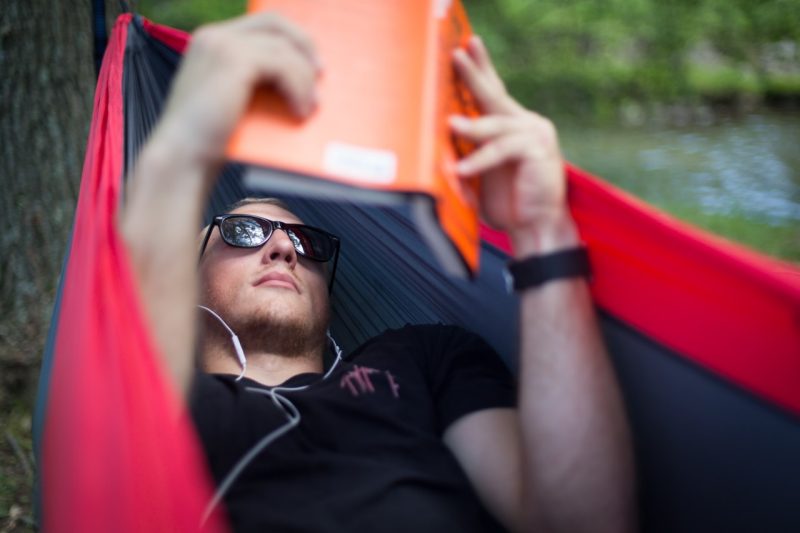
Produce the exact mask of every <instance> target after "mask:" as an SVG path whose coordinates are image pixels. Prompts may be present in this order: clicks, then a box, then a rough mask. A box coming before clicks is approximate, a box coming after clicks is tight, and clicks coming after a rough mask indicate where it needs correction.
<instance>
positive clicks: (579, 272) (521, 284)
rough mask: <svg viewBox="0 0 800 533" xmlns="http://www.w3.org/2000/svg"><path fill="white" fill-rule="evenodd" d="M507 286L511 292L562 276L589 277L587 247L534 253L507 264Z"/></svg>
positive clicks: (589, 268) (590, 270)
mask: <svg viewBox="0 0 800 533" xmlns="http://www.w3.org/2000/svg"><path fill="white" fill-rule="evenodd" d="M505 275H506V286H507V287H508V290H509V292H511V291H512V289H513V290H514V291H517V292H519V291H523V290H525V289H530V288H531V287H538V286H539V285H542V284H544V283H546V282H548V281H551V280H554V279H561V278H578V277H582V278H587V279H589V278H590V277H591V275H592V269H591V267H590V265H589V253H588V252H587V251H586V248H585V247H583V246H581V247H579V248H570V249H568V250H560V251H558V252H553V253H551V254H546V255H534V256H531V257H526V258H525V259H521V260H519V261H511V262H509V263H508V265H507V266H506V270H505Z"/></svg>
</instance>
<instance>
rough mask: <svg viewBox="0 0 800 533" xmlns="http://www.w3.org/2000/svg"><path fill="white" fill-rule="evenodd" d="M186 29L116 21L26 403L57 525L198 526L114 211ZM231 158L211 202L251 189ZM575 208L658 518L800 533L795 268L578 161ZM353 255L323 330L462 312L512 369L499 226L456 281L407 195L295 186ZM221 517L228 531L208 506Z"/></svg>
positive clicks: (650, 506) (366, 333) (190, 474)
mask: <svg viewBox="0 0 800 533" xmlns="http://www.w3.org/2000/svg"><path fill="white" fill-rule="evenodd" d="M187 38H188V37H187V35H185V34H183V33H181V32H178V31H176V30H172V29H170V28H167V27H164V26H159V25H156V24H153V23H151V22H149V21H147V20H144V19H141V18H138V17H133V16H132V15H130V14H125V15H122V16H121V17H120V18H119V19H118V21H117V23H116V25H115V27H114V31H113V33H112V34H111V36H110V38H109V45H108V49H107V52H106V54H105V59H104V62H103V66H102V69H101V72H100V76H99V80H98V85H97V92H96V95H95V102H94V116H93V120H92V126H91V131H90V136H89V143H88V148H87V153H86V160H85V165H84V170H83V177H82V185H81V190H80V196H79V200H78V206H77V211H76V216H75V221H74V227H73V233H72V237H71V242H70V248H69V252H68V254H67V258H66V260H65V266H64V272H63V276H62V281H61V285H60V287H59V292H58V298H57V302H56V308H55V311H54V314H53V322H52V327H51V332H50V335H49V337H48V342H47V349H46V353H45V360H44V364H43V368H42V373H41V380H40V388H39V397H38V401H37V410H36V414H35V428H34V431H35V444H36V451H37V455H38V458H39V464H40V465H41V475H40V481H41V492H40V496H41V505H40V509H41V511H42V513H41V514H42V517H43V527H44V529H45V531H48V532H52V531H69V532H71V531H119V532H126V531H131V532H133V531H190V530H194V529H197V528H198V524H199V517H200V516H201V513H202V510H203V508H204V506H205V504H206V503H207V502H208V500H209V499H210V497H211V494H212V489H211V484H210V477H209V475H208V474H207V472H206V469H205V466H204V460H203V458H202V454H201V451H200V448H199V446H198V443H197V442H196V438H195V436H194V433H193V429H192V427H191V423H190V421H189V420H188V418H187V416H186V413H185V411H184V406H183V402H182V399H181V398H179V397H178V395H177V394H176V391H174V390H173V388H172V387H171V384H170V383H169V381H168V379H167V378H166V377H165V373H164V371H163V369H162V365H161V364H160V361H159V355H158V353H157V352H156V349H155V346H154V344H153V341H152V339H151V336H150V334H149V332H148V331H147V329H146V327H145V321H144V320H143V315H142V307H141V303H140V302H139V299H138V296H137V293H136V290H135V286H134V279H133V276H132V272H131V269H130V265H129V262H128V259H127V256H126V250H125V248H124V246H123V243H122V241H121V238H120V236H119V235H118V233H117V232H116V229H115V226H114V219H115V216H116V213H117V209H118V208H119V203H120V201H121V199H122V198H121V197H122V190H123V187H122V185H123V179H124V178H123V177H124V176H125V175H126V169H128V168H130V167H131V165H132V163H133V162H134V160H135V157H136V154H137V152H138V150H139V149H140V147H141V146H142V144H143V143H144V141H145V139H146V137H147V134H148V132H149V131H150V129H151V128H152V126H153V124H154V123H155V121H156V119H157V117H158V114H159V111H160V107H161V102H162V101H163V99H164V97H165V95H166V92H167V88H168V86H169V82H170V78H171V76H172V73H173V72H174V70H175V67H176V64H177V62H178V61H179V59H180V53H181V52H182V51H183V49H184V47H185V46H186V42H187ZM241 174H242V169H241V168H240V167H237V166H236V165H229V166H228V167H227V168H225V169H224V171H223V172H222V176H221V178H220V181H219V184H218V185H217V187H216V189H215V191H214V193H213V197H212V199H211V202H210V205H209V208H208V215H209V216H210V215H211V214H212V213H215V212H218V211H220V210H221V209H222V208H223V207H224V206H225V205H228V204H229V203H231V202H232V201H234V200H236V199H238V198H242V197H244V196H246V195H247V194H248V191H246V190H245V189H244V188H243V186H242V183H241ZM568 180H569V203H570V208H571V210H572V213H573V215H574V217H575V219H576V220H577V222H578V225H579V228H580V232H581V236H582V238H583V240H584V241H585V242H586V243H587V244H588V245H589V249H590V254H591V260H592V264H593V269H594V279H593V283H592V293H593V296H594V299H595V302H596V304H597V307H598V312H599V314H600V318H601V325H602V328H603V332H604V336H605V339H606V342H607V345H608V347H609V351H610V352H611V354H612V358H613V362H614V364H615V367H616V369H617V373H618V376H619V380H620V383H621V387H622V390H623V395H624V397H625V400H626V404H627V407H628V411H629V415H630V420H631V425H632V429H633V432H634V438H635V448H636V454H637V468H638V475H639V489H640V513H641V520H642V526H643V529H644V530H645V531H755V530H764V531H788V530H794V531H797V530H800V506H798V505H797V501H796V499H797V495H798V494H800V461H798V460H797V453H798V450H800V386H798V384H800V272H798V270H797V269H796V267H794V266H791V265H788V264H785V263H781V262H779V261H775V260H772V259H769V258H766V257H762V256H759V255H757V254H754V253H752V252H750V251H747V250H744V249H742V248H739V247H737V246H734V245H731V244H729V243H726V242H724V241H722V240H719V239H717V238H715V237H712V236H709V235H706V234H703V233H701V232H699V231H698V230H695V229H693V228H691V227H688V226H686V225H684V224H681V223H679V222H677V221H675V220H673V219H671V218H670V217H668V216H666V215H664V214H662V213H660V212H658V211H655V210H654V209H652V208H651V207H649V206H647V205H646V204H643V203H641V202H640V201H638V200H636V199H635V198H632V197H631V196H628V195H627V194H625V193H623V192H621V191H619V190H617V189H615V188H613V187H611V186H609V185H607V184H605V183H603V182H601V181H599V180H597V179H596V178H594V177H592V176H590V175H588V174H587V173H585V172H583V171H581V170H579V169H577V168H574V167H568ZM287 200H288V202H289V204H290V206H291V207H292V208H293V210H294V211H295V212H297V213H298V214H299V215H300V216H301V217H302V218H303V219H304V220H305V221H306V222H307V223H309V224H313V225H315V226H320V227H324V228H329V229H331V230H333V231H335V232H336V233H337V234H338V235H340V236H341V238H342V243H343V249H342V255H341V259H340V262H339V270H338V274H337V280H336V284H335V286H334V289H333V311H334V316H333V324H332V331H333V334H334V336H335V337H336V338H337V340H339V342H340V344H341V345H342V347H343V348H344V350H345V352H347V351H349V350H352V349H353V348H354V347H355V346H357V345H358V344H359V343H360V342H361V341H363V340H365V339H366V338H369V337H370V336H372V335H374V334H376V333H378V332H380V331H382V330H383V329H385V328H387V327H397V326H401V325H403V324H405V323H422V322H444V323H454V324H461V325H463V326H464V327H466V328H468V329H470V330H473V331H476V332H478V333H480V334H481V335H483V336H484V337H485V338H486V339H487V340H488V341H489V342H490V343H491V344H492V345H493V346H494V347H495V348H496V349H497V350H498V352H499V353H500V354H501V355H502V356H503V357H504V358H505V359H506V361H507V362H508V364H509V365H510V366H512V367H513V366H514V365H515V364H516V362H515V361H514V360H513V354H515V352H516V338H517V333H518V332H517V331H516V329H517V326H516V324H517V315H516V312H517V311H516V303H517V302H516V299H515V297H514V296H513V295H509V294H508V293H507V292H506V290H505V286H504V280H503V277H502V273H501V271H502V267H503V265H504V263H505V260H506V257H507V253H508V249H509V248H508V242H507V240H506V239H505V237H504V236H503V235H500V234H498V233H496V232H493V231H491V230H490V229H487V228H484V229H483V230H482V236H483V238H484V244H483V248H482V255H481V264H482V269H481V273H480V276H479V277H478V279H477V280H475V281H474V282H471V283H470V282H464V281H458V280H453V279H450V278H447V277H445V276H444V275H442V274H441V273H440V271H439V268H438V267H437V265H436V264H434V263H433V260H432V259H431V257H430V255H429V254H428V253H427V251H426V249H425V247H424V245H423V244H422V241H421V239H420V237H419V236H418V235H417V234H416V233H415V231H414V228H413V225H412V224H411V223H410V222H409V218H408V216H407V214H406V213H404V212H403V211H402V209H389V208H374V207H372V208H370V207H366V206H361V205H344V204H333V203H325V202H307V201H302V200H300V199H287ZM205 529H207V530H209V531H224V530H226V526H225V523H224V517H222V516H220V515H219V514H218V515H215V516H213V517H212V519H211V520H210V521H209V522H208V523H207V524H206V526H205Z"/></svg>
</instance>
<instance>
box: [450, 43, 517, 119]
mask: <svg viewBox="0 0 800 533" xmlns="http://www.w3.org/2000/svg"><path fill="white" fill-rule="evenodd" d="M453 65H454V66H455V69H456V72H457V73H458V75H459V76H460V77H461V79H462V80H463V81H464V83H465V84H466V85H467V87H468V88H469V90H470V92H472V94H473V96H475V100H477V102H478V106H479V107H480V108H481V110H482V111H483V112H484V113H509V112H512V111H513V108H512V107H511V106H510V105H509V103H508V100H509V98H508V95H507V94H506V92H505V88H504V87H502V85H498V84H496V83H494V81H493V80H492V79H491V77H490V76H487V75H486V74H485V73H484V72H483V71H482V70H481V69H480V68H478V66H477V65H476V64H475V61H474V60H473V59H472V57H471V56H470V55H469V54H468V53H467V52H466V51H465V50H463V49H460V48H459V49H456V50H455V51H454V52H453Z"/></svg>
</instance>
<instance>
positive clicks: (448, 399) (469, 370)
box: [420, 326, 516, 433]
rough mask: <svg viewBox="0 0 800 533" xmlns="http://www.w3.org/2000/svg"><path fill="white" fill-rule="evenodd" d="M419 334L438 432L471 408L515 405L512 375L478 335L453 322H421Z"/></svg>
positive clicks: (510, 406) (471, 410) (475, 409)
mask: <svg viewBox="0 0 800 533" xmlns="http://www.w3.org/2000/svg"><path fill="white" fill-rule="evenodd" d="M420 334H421V340H422V342H423V344H424V348H425V349H424V353H425V362H424V365H425V367H426V368H425V370H426V374H427V379H428V383H429V386H430V388H431V392H432V394H433V398H434V401H435V404H436V409H437V415H438V419H439V430H440V432H441V433H444V431H445V430H446V429H447V428H448V427H449V426H450V425H451V424H452V423H453V422H455V421H456V420H458V419H459V418H461V417H462V416H464V415H467V414H470V413H472V412H475V411H480V410H483V409H491V408H498V407H507V408H513V407H516V391H515V386H514V379H513V377H512V376H511V373H510V372H509V370H508V368H507V367H506V365H505V364H504V363H503V361H502V360H501V359H500V356H499V355H498V354H497V352H495V351H494V349H492V347H491V346H489V344H487V343H486V341H484V340H483V339H482V338H481V337H479V336H478V335H475V334H474V333H470V332H468V331H466V330H465V329H463V328H460V327H456V326H425V327H423V328H421V332H420Z"/></svg>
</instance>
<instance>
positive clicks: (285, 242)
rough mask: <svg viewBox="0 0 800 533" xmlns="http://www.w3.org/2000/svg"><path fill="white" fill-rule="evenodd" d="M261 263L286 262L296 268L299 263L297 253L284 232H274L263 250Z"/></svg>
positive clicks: (280, 230) (277, 230)
mask: <svg viewBox="0 0 800 533" xmlns="http://www.w3.org/2000/svg"><path fill="white" fill-rule="evenodd" d="M261 261H262V262H263V263H272V262H276V261H285V262H286V263H288V264H289V266H290V267H292V268H294V266H295V264H296V263H297V251H296V250H295V249H294V244H293V243H292V240H291V239H290V238H289V236H288V235H287V234H286V232H285V231H284V230H282V229H277V228H276V229H275V230H274V231H273V232H272V235H271V236H270V238H269V240H268V241H267V242H266V243H265V244H264V248H263V249H262V250H261Z"/></svg>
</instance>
